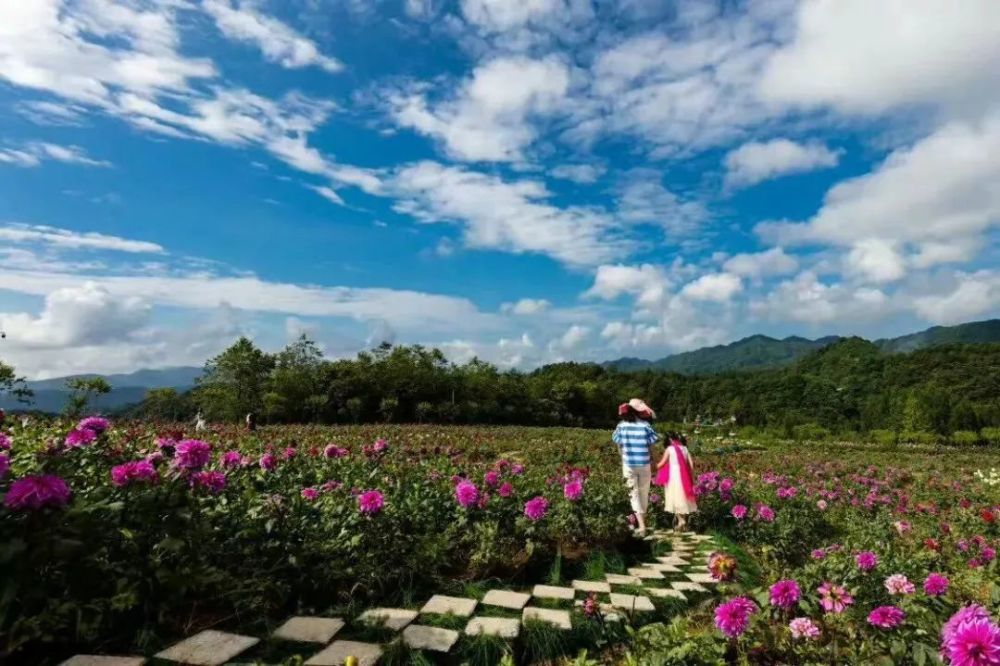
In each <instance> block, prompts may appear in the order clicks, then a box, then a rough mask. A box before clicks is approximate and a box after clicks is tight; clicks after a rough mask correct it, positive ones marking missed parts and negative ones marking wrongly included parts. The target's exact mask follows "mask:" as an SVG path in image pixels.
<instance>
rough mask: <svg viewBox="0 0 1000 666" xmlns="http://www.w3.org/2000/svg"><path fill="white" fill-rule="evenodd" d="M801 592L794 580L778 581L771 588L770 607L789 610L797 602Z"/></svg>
mask: <svg viewBox="0 0 1000 666" xmlns="http://www.w3.org/2000/svg"><path fill="white" fill-rule="evenodd" d="M801 596H802V590H801V589H800V588H799V584H798V583H796V582H795V581H794V580H791V579H787V578H786V579H785V580H779V581H778V582H777V583H775V584H774V585H772V586H771V605H772V606H775V607H777V608H785V609H788V608H791V607H792V606H794V605H795V604H797V603H798V602H799V597H801Z"/></svg>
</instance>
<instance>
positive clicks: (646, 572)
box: [628, 567, 663, 580]
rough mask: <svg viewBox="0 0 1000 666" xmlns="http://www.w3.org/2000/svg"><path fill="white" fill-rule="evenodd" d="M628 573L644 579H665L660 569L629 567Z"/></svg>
mask: <svg viewBox="0 0 1000 666" xmlns="http://www.w3.org/2000/svg"><path fill="white" fill-rule="evenodd" d="M628 575H630V576H635V577H636V578H641V579H643V580H663V574H661V573H660V572H659V571H656V570H655V569H646V568H643V567H629V570H628Z"/></svg>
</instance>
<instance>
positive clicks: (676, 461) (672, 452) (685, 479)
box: [656, 433, 698, 530]
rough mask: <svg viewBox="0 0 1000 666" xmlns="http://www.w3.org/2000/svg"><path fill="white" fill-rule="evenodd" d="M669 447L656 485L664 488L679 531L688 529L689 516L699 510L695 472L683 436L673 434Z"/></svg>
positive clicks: (659, 466) (665, 499) (663, 458)
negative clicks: (695, 488) (695, 494)
mask: <svg viewBox="0 0 1000 666" xmlns="http://www.w3.org/2000/svg"><path fill="white" fill-rule="evenodd" d="M668 439H669V440H670V444H669V446H667V448H666V450H665V451H664V452H663V457H662V458H661V459H660V462H659V463H658V464H657V465H656V467H657V469H658V470H659V471H658V472H657V474H656V484H657V485H659V486H663V487H664V488H663V497H664V506H663V508H664V509H665V510H666V511H668V512H669V513H672V514H674V515H675V516H677V529H679V530H683V529H684V528H685V527H687V516H688V514H689V513H694V512H695V511H697V510H698V503H697V502H696V501H695V496H694V483H693V482H692V478H693V477H694V471H693V469H692V465H691V454H690V453H688V450H687V441H686V440H685V439H684V437H683V436H682V435H678V434H677V433H671V434H670V435H669V437H668Z"/></svg>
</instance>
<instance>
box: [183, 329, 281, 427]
mask: <svg viewBox="0 0 1000 666" xmlns="http://www.w3.org/2000/svg"><path fill="white" fill-rule="evenodd" d="M274 367H275V361H274V358H273V357H271V356H270V355H268V354H266V353H264V352H263V351H261V350H260V349H258V348H257V347H256V346H254V344H253V342H251V341H250V340H249V339H248V338H245V337H241V338H240V339H239V340H237V341H236V342H235V343H234V344H233V346H231V347H230V348H229V349H227V350H226V351H224V352H222V353H221V354H219V355H218V356H216V357H214V358H212V359H209V360H208V361H207V362H206V363H205V374H204V376H203V377H201V378H200V379H199V380H198V388H197V389H195V391H196V402H197V403H198V404H199V405H201V407H202V408H203V409H204V410H205V413H206V415H207V416H208V417H209V418H212V419H215V420H222V421H238V420H240V419H242V418H243V417H244V416H245V415H246V414H247V413H249V412H259V411H261V409H262V408H263V407H264V404H265V402H264V395H265V389H266V387H267V381H268V378H269V376H270V373H271V370H272V369H273V368H274ZM296 390H297V389H296ZM268 404H269V406H272V407H273V406H274V404H275V401H274V400H273V399H272V400H271V401H269V403H268Z"/></svg>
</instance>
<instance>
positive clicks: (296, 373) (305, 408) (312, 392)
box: [267, 335, 327, 423]
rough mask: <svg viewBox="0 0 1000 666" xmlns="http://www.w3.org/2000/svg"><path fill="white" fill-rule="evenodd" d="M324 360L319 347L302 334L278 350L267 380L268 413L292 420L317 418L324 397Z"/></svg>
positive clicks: (275, 417)
mask: <svg viewBox="0 0 1000 666" xmlns="http://www.w3.org/2000/svg"><path fill="white" fill-rule="evenodd" d="M324 364H325V361H324V360H323V354H322V352H320V350H319V347H317V346H316V343H315V342H313V341H312V340H310V339H309V338H308V337H307V336H305V335H302V336H301V337H299V339H298V340H296V341H295V342H293V343H291V344H289V345H288V346H287V347H285V348H284V349H283V350H281V351H280V352H278V354H277V355H276V356H275V357H274V370H272V371H271V376H270V379H269V381H268V388H269V391H268V394H267V395H268V396H269V397H268V399H267V412H268V415H269V417H270V418H272V419H277V420H282V421H285V422H296V423H304V422H307V421H315V420H318V419H319V417H320V415H321V414H322V412H323V406H324V405H325V404H326V400H327V396H326V394H325V391H324V386H323V374H324V373H323V370H324Z"/></svg>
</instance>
